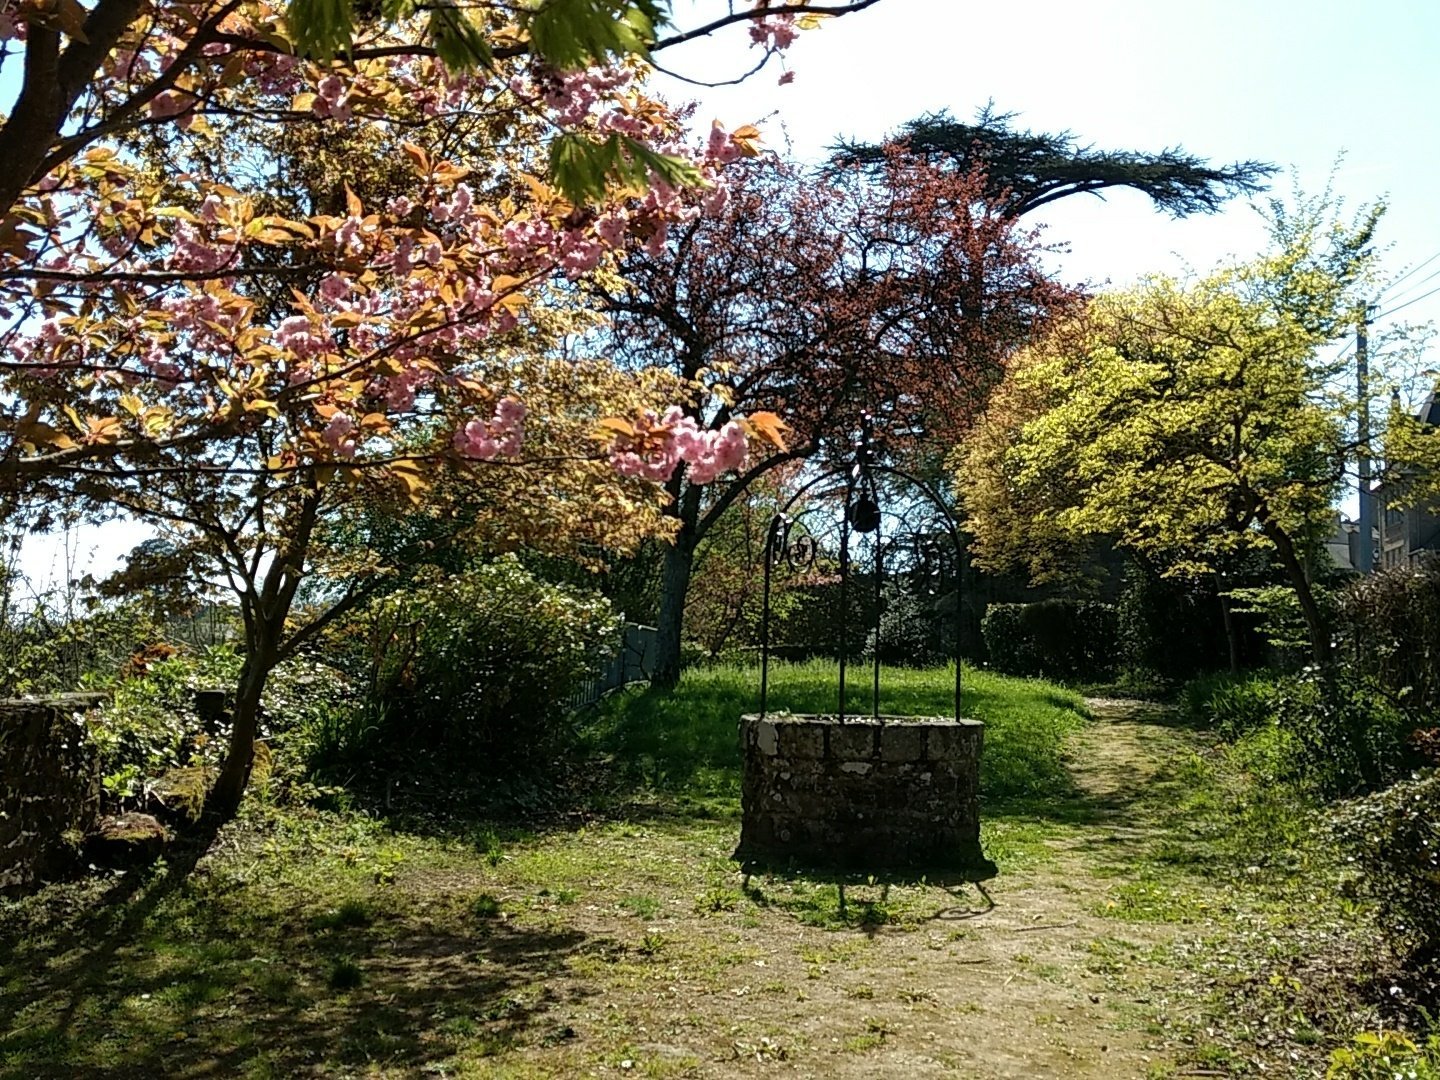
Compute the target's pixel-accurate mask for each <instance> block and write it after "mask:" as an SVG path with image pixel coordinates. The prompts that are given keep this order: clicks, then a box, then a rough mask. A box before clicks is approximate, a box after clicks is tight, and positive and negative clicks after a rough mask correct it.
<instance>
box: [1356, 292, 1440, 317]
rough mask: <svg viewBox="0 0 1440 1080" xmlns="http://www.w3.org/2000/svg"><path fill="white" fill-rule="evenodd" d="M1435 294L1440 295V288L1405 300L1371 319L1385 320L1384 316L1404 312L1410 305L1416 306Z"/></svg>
mask: <svg viewBox="0 0 1440 1080" xmlns="http://www.w3.org/2000/svg"><path fill="white" fill-rule="evenodd" d="M1436 293H1440V288H1435V289H1431V290H1430V291H1429V292H1427V293H1422V294H1421V295H1419V296H1417V297H1415V299H1414V300H1406V301H1405V303H1403V304H1400V305H1398V306H1396V307H1392V308H1390V309H1388V310H1386V311H1382V312H1380V314H1379V315H1375V316H1372V317H1373V318H1376V319H1383V318H1385V316H1386V315H1394V314H1395V312H1397V311H1404V310H1405V309H1406V308H1407V307H1409V306H1410V305H1411V304H1418V303H1419V302H1420V301H1421V300H1426V299H1428V298H1429V297H1432V296H1434V295H1435V294H1436Z"/></svg>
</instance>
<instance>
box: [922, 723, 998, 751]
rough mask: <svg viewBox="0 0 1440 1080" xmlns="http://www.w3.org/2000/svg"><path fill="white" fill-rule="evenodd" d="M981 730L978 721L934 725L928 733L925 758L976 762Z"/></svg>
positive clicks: (981, 727)
mask: <svg viewBox="0 0 1440 1080" xmlns="http://www.w3.org/2000/svg"><path fill="white" fill-rule="evenodd" d="M983 730H984V727H983V725H981V724H980V722H979V721H978V720H961V721H959V722H955V723H945V724H935V725H934V726H932V727H931V728H930V731H929V738H928V740H927V744H928V745H927V756H928V757H929V759H930V760H931V761H966V760H972V759H973V760H977V761H978V759H979V756H980V738H981V732H982V731H983Z"/></svg>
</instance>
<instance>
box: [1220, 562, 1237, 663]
mask: <svg viewBox="0 0 1440 1080" xmlns="http://www.w3.org/2000/svg"><path fill="white" fill-rule="evenodd" d="M1215 596H1216V598H1217V599H1218V600H1219V601H1220V621H1221V623H1222V624H1223V625H1224V627H1225V646H1226V648H1227V649H1228V650H1229V652H1230V674H1231V675H1239V674H1240V628H1239V627H1238V626H1236V625H1235V614H1234V612H1232V611H1231V610H1230V595H1229V593H1227V592H1226V591H1225V582H1224V580H1223V579H1222V578H1221V577H1220V575H1219V574H1216V575H1215Z"/></svg>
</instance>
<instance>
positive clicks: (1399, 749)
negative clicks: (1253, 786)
mask: <svg viewBox="0 0 1440 1080" xmlns="http://www.w3.org/2000/svg"><path fill="white" fill-rule="evenodd" d="M1180 704H1181V708H1182V709H1183V710H1184V713H1185V715H1186V716H1187V718H1188V719H1190V720H1191V721H1192V722H1194V723H1200V724H1205V725H1207V726H1213V727H1214V728H1215V729H1216V731H1217V733H1218V734H1219V735H1221V736H1222V737H1223V738H1225V739H1227V740H1229V741H1231V742H1234V743H1235V744H1236V745H1235V749H1236V752H1237V754H1238V755H1239V756H1240V757H1241V758H1242V759H1243V762H1242V763H1243V764H1244V766H1245V768H1246V769H1247V770H1248V771H1250V772H1252V773H1255V774H1256V775H1258V776H1259V777H1261V778H1262V779H1263V781H1264V782H1267V783H1281V784H1296V785H1299V786H1301V787H1303V788H1305V789H1306V790H1307V791H1308V792H1309V793H1310V794H1312V795H1315V796H1320V797H1325V798H1333V797H1336V796H1349V795H1355V794H1358V793H1360V792H1364V791H1373V790H1375V789H1376V788H1379V787H1382V786H1384V785H1385V784H1388V783H1390V782H1391V781H1393V780H1394V779H1395V778H1396V777H1398V776H1400V775H1403V773H1404V772H1405V770H1406V769H1407V768H1410V767H1412V766H1414V765H1415V764H1417V763H1418V761H1419V756H1418V753H1417V746H1416V745H1415V741H1414V740H1413V736H1412V730H1413V724H1412V723H1411V721H1410V720H1409V718H1408V717H1406V716H1405V714H1404V713H1402V712H1401V711H1400V710H1399V709H1397V708H1396V707H1395V705H1394V704H1393V702H1391V701H1390V699H1389V697H1388V696H1387V695H1386V694H1385V693H1384V692H1383V691H1382V690H1380V689H1379V688H1378V687H1377V686H1376V685H1375V683H1374V682H1373V681H1372V680H1369V679H1366V678H1363V677H1357V676H1356V675H1354V674H1353V673H1350V672H1342V671H1336V672H1331V673H1329V674H1328V675H1324V674H1322V673H1320V672H1316V671H1313V670H1307V671H1305V672H1302V673H1301V674H1299V675H1282V676H1275V677H1271V678H1267V677H1264V676H1258V675H1252V676H1247V677H1243V678H1241V677H1236V676H1232V675H1207V676H1204V677H1202V678H1199V679H1192V680H1191V681H1190V682H1189V683H1187V684H1186V685H1185V687H1184V689H1183V690H1182V691H1181V694H1180Z"/></svg>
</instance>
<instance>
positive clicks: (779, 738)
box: [735, 714, 995, 877]
mask: <svg viewBox="0 0 1440 1080" xmlns="http://www.w3.org/2000/svg"><path fill="white" fill-rule="evenodd" d="M740 731H741V743H742V747H743V753H744V779H743V783H742V790H741V800H742V807H743V817H742V824H741V832H740V846H739V848H737V849H736V852H735V857H736V858H737V859H740V860H741V861H743V862H745V863H746V864H756V865H777V864H779V865H783V864H787V863H788V864H794V865H797V866H826V867H834V868H839V869H850V870H862V871H872V872H873V871H886V870H923V871H926V872H930V873H934V872H937V871H949V872H953V873H962V874H966V875H967V876H975V877H988V876H990V875H991V874H993V873H994V872H995V867H994V864H993V863H990V862H989V861H988V860H987V859H986V858H985V857H984V855H983V853H982V852H981V850H980V805H979V779H980V748H981V740H982V736H983V732H984V725H983V724H981V723H980V722H979V721H978V720H953V719H949V718H945V717H940V718H920V717H881V718H880V719H879V720H876V719H872V718H868V717H864V718H847V719H846V720H845V722H844V723H841V722H840V721H839V719H838V718H837V717H834V716H802V715H788V714H777V715H769V716H764V717H761V716H746V717H744V718H742V720H741V722H740Z"/></svg>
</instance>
